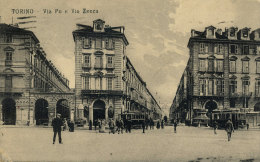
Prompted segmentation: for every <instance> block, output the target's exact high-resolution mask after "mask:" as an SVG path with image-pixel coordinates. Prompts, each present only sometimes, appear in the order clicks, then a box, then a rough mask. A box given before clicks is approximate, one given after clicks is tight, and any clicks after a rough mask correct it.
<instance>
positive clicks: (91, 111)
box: [89, 106, 94, 123]
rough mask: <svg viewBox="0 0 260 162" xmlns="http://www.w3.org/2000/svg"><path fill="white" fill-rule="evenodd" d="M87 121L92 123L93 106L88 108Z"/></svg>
mask: <svg viewBox="0 0 260 162" xmlns="http://www.w3.org/2000/svg"><path fill="white" fill-rule="evenodd" d="M89 120H91V121H92V123H93V122H94V121H93V106H89Z"/></svg>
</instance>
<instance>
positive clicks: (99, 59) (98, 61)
mask: <svg viewBox="0 0 260 162" xmlns="http://www.w3.org/2000/svg"><path fill="white" fill-rule="evenodd" d="M102 67H103V61H102V56H96V58H95V68H102Z"/></svg>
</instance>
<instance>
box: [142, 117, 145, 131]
mask: <svg viewBox="0 0 260 162" xmlns="http://www.w3.org/2000/svg"><path fill="white" fill-rule="evenodd" d="M142 128H143V133H145V120H143V122H142Z"/></svg>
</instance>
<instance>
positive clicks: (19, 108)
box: [0, 24, 73, 125]
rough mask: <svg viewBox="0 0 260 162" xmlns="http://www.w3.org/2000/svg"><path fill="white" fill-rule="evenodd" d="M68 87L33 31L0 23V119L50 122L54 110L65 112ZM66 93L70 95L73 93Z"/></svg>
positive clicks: (5, 121)
mask: <svg viewBox="0 0 260 162" xmlns="http://www.w3.org/2000/svg"><path fill="white" fill-rule="evenodd" d="M69 91H70V88H69V81H68V79H66V78H65V77H64V76H63V75H62V74H61V73H60V72H59V71H58V70H57V68H56V67H55V66H54V65H53V63H51V61H49V60H47V58H46V53H45V52H44V50H43V49H42V48H41V47H40V44H39V40H38V39H37V37H36V36H35V35H34V33H33V32H32V31H28V30H24V29H21V28H19V27H18V25H16V26H14V25H7V24H0V103H1V105H0V120H1V121H3V122H4V124H12V125H14V124H37V125H40V124H43V123H49V121H50V120H51V119H52V118H53V117H54V116H55V113H56V111H58V112H60V113H63V112H66V113H67V112H68V111H67V110H65V109H67V108H68V107H69V105H68V102H67V97H66V92H69ZM55 94H56V97H54V95H55ZM61 94H63V95H62V97H63V99H61V100H59V99H60V95H61ZM68 95H69V96H70V98H72V99H73V93H70V94H69V93H68ZM64 96H65V97H64ZM71 96H72V97H71ZM62 97H61V98H62ZM65 98H66V99H65ZM72 99H70V100H71V101H70V103H72ZM64 105H66V108H64ZM63 114H64V113H63ZM65 116H66V117H69V116H70V114H68V113H67V115H65V114H64V117H65Z"/></svg>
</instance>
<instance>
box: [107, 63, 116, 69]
mask: <svg viewBox="0 0 260 162" xmlns="http://www.w3.org/2000/svg"><path fill="white" fill-rule="evenodd" d="M113 68H115V66H114V64H107V69H113Z"/></svg>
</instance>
